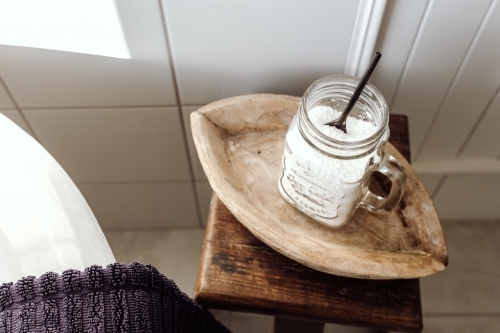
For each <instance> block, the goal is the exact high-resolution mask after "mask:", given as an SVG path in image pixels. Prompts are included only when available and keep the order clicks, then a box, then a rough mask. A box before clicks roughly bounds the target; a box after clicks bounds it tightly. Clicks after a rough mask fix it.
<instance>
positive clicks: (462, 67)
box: [415, 0, 497, 161]
mask: <svg viewBox="0 0 500 333" xmlns="http://www.w3.org/2000/svg"><path fill="white" fill-rule="evenodd" d="M496 3H497V0H493V1H491V3H490V6H489V7H488V10H486V13H485V14H484V17H483V19H482V21H481V24H480V25H479V27H478V28H477V31H476V33H475V34H474V37H473V38H472V41H471V43H470V45H469V47H468V48H467V51H466V52H465V55H464V57H463V58H462V61H461V62H460V65H459V66H458V70H457V71H456V72H455V74H454V75H453V79H452V80H451V82H450V85H449V86H448V89H447V90H446V93H445V94H444V97H443V99H442V100H441V102H440V103H439V106H438V109H437V111H436V112H435V113H434V116H433V117H432V122H431V125H430V126H429V127H428V128H427V131H426V132H425V136H424V140H423V141H422V143H421V144H420V147H418V149H417V154H416V155H415V161H416V160H417V159H418V156H419V155H420V153H421V152H422V150H423V149H424V146H425V144H426V143H427V140H428V139H429V135H430V134H431V132H432V130H433V129H434V126H435V124H436V120H437V119H438V116H439V114H440V113H441V111H442V108H443V106H444V105H445V104H446V102H447V101H448V100H449V99H450V97H451V93H452V91H453V90H454V88H455V87H456V85H457V84H458V81H459V79H460V78H461V76H462V73H463V72H464V70H465V67H466V65H467V63H468V62H469V59H470V57H471V56H472V52H473V51H474V50H475V48H476V45H477V43H478V41H479V38H481V35H482V33H483V31H484V28H485V27H486V24H487V23H488V21H489V19H490V17H491V13H492V12H493V9H494V8H495V5H496Z"/></svg>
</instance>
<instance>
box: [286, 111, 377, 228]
mask: <svg viewBox="0 0 500 333" xmlns="http://www.w3.org/2000/svg"><path fill="white" fill-rule="evenodd" d="M340 114H341V112H340V111H337V110H333V109H331V108H330V107H327V106H317V107H315V108H313V109H312V110H310V111H309V113H308V115H309V119H310V120H311V122H312V123H313V124H314V126H315V127H316V128H317V129H318V130H319V131H321V132H322V133H323V134H325V135H327V136H328V137H330V138H333V139H336V140H338V141H344V142H353V141H360V140H363V139H367V138H369V137H370V136H372V135H373V134H374V133H375V132H376V131H377V127H376V126H375V125H374V124H373V123H371V122H369V121H365V120H363V119H357V118H354V117H348V118H347V123H346V128H347V134H346V133H344V132H343V131H342V130H339V129H337V128H335V127H333V126H328V125H324V124H325V123H327V122H330V121H332V120H335V119H337V118H338V117H340ZM296 117H297V116H296ZM296 121H297V120H296V118H294V121H293V122H292V124H291V125H290V129H289V130H288V133H287V135H286V138H285V149H284V153H283V173H282V176H281V177H280V181H279V190H280V194H281V196H282V197H283V198H284V199H285V200H286V201H287V202H288V203H290V204H292V205H293V206H295V207H296V208H297V209H299V210H300V211H302V212H303V213H305V214H306V215H309V216H310V217H312V218H313V219H315V220H317V221H320V222H323V223H326V224H328V225H330V226H340V225H342V224H344V223H345V222H346V221H347V220H348V219H350V217H351V216H352V214H353V213H354V210H355V209H356V204H357V201H358V197H359V195H360V192H361V188H362V181H363V177H364V176H365V174H367V169H368V167H369V164H370V159H372V157H374V156H375V155H376V152H372V153H370V154H368V155H366V156H363V157H360V158H356V159H340V158H333V157H331V156H328V155H325V154H322V153H321V152H319V151H318V150H317V149H314V148H313V147H311V146H310V145H309V144H308V143H307V142H306V141H305V140H304V138H303V137H302V134H301V133H300V132H299V129H298V127H297V123H296Z"/></svg>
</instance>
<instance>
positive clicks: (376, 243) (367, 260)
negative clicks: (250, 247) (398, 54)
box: [191, 94, 448, 279]
mask: <svg viewBox="0 0 500 333" xmlns="http://www.w3.org/2000/svg"><path fill="white" fill-rule="evenodd" d="M299 101H300V99H299V98H298V97H291V96H282V95H268V94H261V95H248V96H240V97H234V98H229V99H225V100H221V101H218V102H215V103H212V104H209V105H206V106H204V107H202V108H201V109H199V110H198V111H196V112H194V113H192V114H191V127H192V131H193V137H194V141H195V144H196V149H197V151H198V155H199V157H200V160H201V164H202V165H203V168H204V170H205V173H206V175H207V177H208V179H209V181H210V185H211V186H212V188H213V190H214V191H215V192H216V193H217V195H218V197H219V198H220V199H221V200H222V201H223V202H224V204H225V205H226V206H227V208H228V209H229V210H230V211H231V212H232V213H233V215H234V216H235V217H236V218H237V219H238V220H239V221H240V222H241V223H242V224H243V225H244V226H245V227H246V228H248V230H250V232H252V233H253V234H254V235H255V236H256V237H257V238H259V239H260V240H262V241H263V242H264V243H266V244H267V245H269V246H270V247H272V248H273V249H275V250H276V251H278V252H280V253H282V254H283V255H285V256H287V257H289V258H291V259H293V260H295V261H298V262H300V263H302V264H304V265H306V266H309V267H311V268H313V269H317V270H320V271H323V272H327V273H331V274H336V275H342V276H348V277H355V278H365V279H399V278H417V277H421V276H426V275H429V274H432V273H435V272H438V271H441V270H443V269H444V268H445V267H446V265H447V261H448V253H447V249H446V244H445V241H444V237H443V232H442V229H441V226H440V223H439V219H438V216H437V214H436V210H435V208H434V205H433V203H432V200H431V198H430V197H429V194H428V193H427V191H426V190H425V188H424V186H423V185H422V183H421V182H420V179H419V178H418V176H417V175H416V173H415V171H414V170H413V168H412V167H411V166H410V164H409V163H408V162H407V161H406V160H405V159H404V158H403V156H402V155H401V154H400V153H399V152H398V151H397V150H396V149H395V148H394V147H393V146H392V145H391V144H389V143H388V144H387V147H386V151H387V152H388V153H389V154H391V155H393V156H394V157H395V158H396V159H397V160H398V161H399V162H400V163H401V164H402V165H403V167H404V168H405V170H406V173H407V176H408V178H407V185H406V192H405V195H404V197H403V200H402V201H401V203H400V205H399V207H398V208H396V209H395V210H394V211H393V212H392V213H391V214H388V215H377V214H374V213H370V212H367V211H365V210H362V209H358V210H357V211H356V213H355V214H354V217H353V218H352V220H351V221H349V222H348V223H347V224H346V225H345V226H343V227H341V228H335V229H334V228H329V227H327V226H324V225H322V224H320V223H318V222H315V221H313V220H311V219H310V218H308V217H307V216H305V215H303V214H302V213H300V212H299V211H297V210H296V209H295V208H293V207H291V206H289V205H288V204H287V203H286V202H285V201H284V200H283V199H282V198H281V197H280V195H279V193H278V177H279V176H280V171H281V154H282V151H283V139H284V136H285V133H286V130H287V129H288V125H289V124H290V122H291V120H292V118H293V116H294V115H295V113H296V111H297V107H298V104H299ZM249 260H251V258H249Z"/></svg>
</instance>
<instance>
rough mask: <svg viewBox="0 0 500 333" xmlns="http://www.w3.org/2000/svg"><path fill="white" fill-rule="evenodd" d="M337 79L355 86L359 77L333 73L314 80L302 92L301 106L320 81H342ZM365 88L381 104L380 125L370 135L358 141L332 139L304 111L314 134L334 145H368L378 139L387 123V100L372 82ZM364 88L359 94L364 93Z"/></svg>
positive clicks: (305, 106) (304, 105) (305, 102)
mask: <svg viewBox="0 0 500 333" xmlns="http://www.w3.org/2000/svg"><path fill="white" fill-rule="evenodd" d="M338 79H344V80H345V81H347V82H349V81H351V82H352V83H355V86H357V84H358V82H359V80H360V78H359V77H356V76H352V75H348V74H334V75H329V76H325V77H322V78H320V79H318V80H316V81H314V82H313V83H312V84H311V85H310V86H309V87H308V88H307V90H306V91H305V92H304V95H303V96H302V99H301V108H307V102H308V97H309V95H310V94H311V91H313V89H316V88H317V87H318V85H319V84H321V83H326V84H327V83H342V80H338ZM367 88H368V90H369V91H370V92H372V93H373V95H374V96H376V98H377V100H378V101H379V103H380V104H381V109H382V123H381V126H380V127H379V128H378V130H377V131H376V132H375V133H373V134H372V135H371V136H369V137H367V138H365V139H362V140H358V141H341V140H337V139H334V138H332V137H329V136H328V135H326V134H324V133H323V132H321V131H320V130H319V129H318V128H317V127H316V126H315V125H314V124H313V122H312V121H311V119H310V118H309V114H308V112H304V115H305V120H306V123H307V124H308V125H309V126H310V127H311V128H312V129H313V131H314V132H315V134H316V135H318V136H319V137H320V138H321V139H323V140H325V141H327V142H330V143H333V144H335V145H339V146H344V147H345V146H348V147H358V146H364V145H370V143H373V142H374V141H378V139H379V138H380V137H381V136H382V135H383V134H384V132H385V130H386V127H387V125H388V122H389V107H388V106H387V102H386V101H385V99H384V96H383V95H382V93H381V92H380V91H379V90H378V89H377V88H375V86H374V85H373V84H371V83H370V82H367V84H366V86H365V88H364V90H365V89H367ZM354 89H355V87H354V88H353V92H354ZM364 90H363V92H362V93H361V94H363V93H364ZM365 94H366V93H365ZM302 111H305V110H302ZM342 111H343V110H342Z"/></svg>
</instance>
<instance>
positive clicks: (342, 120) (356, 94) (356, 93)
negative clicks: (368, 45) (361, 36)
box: [325, 52, 382, 134]
mask: <svg viewBox="0 0 500 333" xmlns="http://www.w3.org/2000/svg"><path fill="white" fill-rule="evenodd" d="M380 57H382V54H381V53H380V52H376V53H375V56H374V57H373V59H372V62H371V63H370V66H368V68H367V69H366V71H365V74H364V75H363V77H362V78H361V81H359V83H358V86H357V87H356V90H354V93H353V94H352V97H351V99H350V100H349V103H348V104H347V106H346V108H345V110H344V112H342V114H341V115H340V117H339V118H337V119H335V120H333V121H330V122H329V123H326V124H325V125H329V126H335V127H337V128H338V129H339V130H342V131H344V133H346V134H347V130H346V126H345V123H346V119H347V116H348V115H349V112H351V110H352V108H353V107H354V104H356V102H357V101H358V98H359V95H361V92H362V91H363V89H364V88H365V86H366V84H367V83H368V79H369V78H370V76H371V75H372V73H373V70H374V69H375V66H377V63H378V61H379V60H380Z"/></svg>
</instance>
